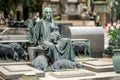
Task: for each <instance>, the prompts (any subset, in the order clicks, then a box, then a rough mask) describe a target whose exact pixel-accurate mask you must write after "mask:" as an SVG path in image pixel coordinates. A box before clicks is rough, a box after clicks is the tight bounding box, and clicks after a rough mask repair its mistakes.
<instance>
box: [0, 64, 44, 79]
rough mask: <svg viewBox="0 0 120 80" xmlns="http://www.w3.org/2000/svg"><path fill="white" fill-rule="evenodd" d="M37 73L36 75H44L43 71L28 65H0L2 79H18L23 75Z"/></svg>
mask: <svg viewBox="0 0 120 80" xmlns="http://www.w3.org/2000/svg"><path fill="white" fill-rule="evenodd" d="M31 74H33V75H37V76H38V77H44V76H45V74H44V72H43V71H41V70H38V69H35V68H33V67H31V66H29V65H7V66H0V76H2V77H3V78H4V79H6V80H7V79H8V80H13V79H18V78H19V77H21V76H23V75H31Z"/></svg>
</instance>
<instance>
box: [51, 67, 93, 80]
mask: <svg viewBox="0 0 120 80" xmlns="http://www.w3.org/2000/svg"><path fill="white" fill-rule="evenodd" d="M50 75H51V76H54V77H56V78H58V79H61V78H72V77H85V76H95V74H94V73H93V72H91V71H89V70H85V69H77V70H68V71H60V72H51V73H50Z"/></svg>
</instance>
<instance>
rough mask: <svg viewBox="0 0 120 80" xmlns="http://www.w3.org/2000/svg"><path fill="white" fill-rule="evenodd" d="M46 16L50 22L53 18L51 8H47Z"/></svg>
mask: <svg viewBox="0 0 120 80" xmlns="http://www.w3.org/2000/svg"><path fill="white" fill-rule="evenodd" d="M44 16H45V18H46V19H47V20H50V19H51V18H52V10H51V8H46V9H45V11H44Z"/></svg>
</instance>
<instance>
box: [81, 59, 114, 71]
mask: <svg viewBox="0 0 120 80" xmlns="http://www.w3.org/2000/svg"><path fill="white" fill-rule="evenodd" d="M82 65H83V66H84V68H85V69H88V70H91V71H95V72H111V71H114V69H113V64H112V62H106V61H99V60H96V61H83V62H82Z"/></svg>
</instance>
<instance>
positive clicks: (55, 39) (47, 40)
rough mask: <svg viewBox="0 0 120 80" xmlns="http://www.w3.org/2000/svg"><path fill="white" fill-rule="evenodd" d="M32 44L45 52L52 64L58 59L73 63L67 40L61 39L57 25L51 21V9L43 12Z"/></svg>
mask: <svg viewBox="0 0 120 80" xmlns="http://www.w3.org/2000/svg"><path fill="white" fill-rule="evenodd" d="M33 42H34V43H35V44H37V45H38V46H39V47H40V48H41V49H42V50H44V51H47V52H48V53H47V57H48V58H49V59H50V61H51V62H52V63H54V62H55V61H57V60H60V59H67V60H71V61H74V57H75V54H74V50H73V46H72V41H71V40H70V39H69V38H61V35H60V33H59V31H58V27H57V24H56V23H55V22H54V20H53V19H52V9H51V8H50V7H46V8H45V9H44V10H43V18H42V19H41V20H40V21H39V22H38V23H37V24H36V26H35V29H34V36H33Z"/></svg>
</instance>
